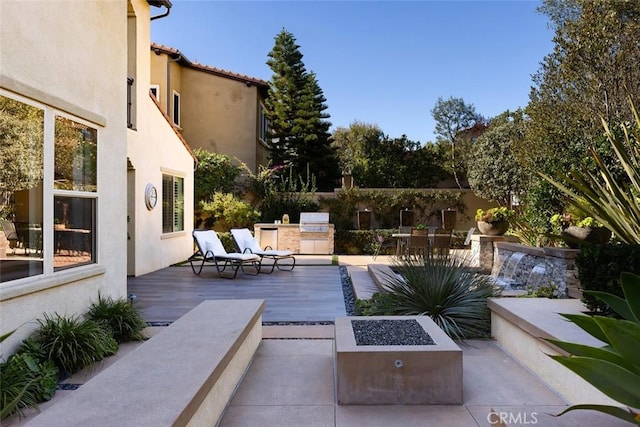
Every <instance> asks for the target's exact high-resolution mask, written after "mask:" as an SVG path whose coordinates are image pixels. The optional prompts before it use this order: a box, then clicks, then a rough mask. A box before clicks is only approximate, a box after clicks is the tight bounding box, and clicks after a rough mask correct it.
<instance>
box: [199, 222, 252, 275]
mask: <svg viewBox="0 0 640 427" xmlns="http://www.w3.org/2000/svg"><path fill="white" fill-rule="evenodd" d="M193 240H194V241H195V243H196V246H197V248H198V250H197V251H196V252H195V253H194V254H193V255H191V256H190V257H189V264H191V269H192V270H193V273H194V274H196V275H198V276H199V275H200V273H201V272H202V268H203V267H204V264H205V263H206V262H209V263H213V264H214V265H215V266H216V270H218V275H219V276H220V277H222V278H225V279H234V278H235V277H236V274H238V270H239V269H242V272H243V273H246V271H245V270H244V267H245V266H251V267H253V268H254V269H255V270H256V273H255V274H256V275H257V274H258V273H260V262H261V260H262V258H260V256H259V255H255V254H250V253H245V254H240V253H235V252H232V253H228V252H227V251H226V250H225V248H224V246H223V245H222V242H221V241H220V238H219V237H218V234H217V233H216V232H215V231H213V230H193ZM198 263H200V266H199V268H198V271H196V267H198V265H197V264H198ZM227 267H231V269H232V270H233V276H227V275H223V274H222V273H223V272H224V271H225V270H226V268H227Z"/></svg>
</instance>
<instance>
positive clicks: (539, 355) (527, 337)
mask: <svg viewBox="0 0 640 427" xmlns="http://www.w3.org/2000/svg"><path fill="white" fill-rule="evenodd" d="M487 305H488V307H489V309H490V310H491V335H492V336H493V337H494V338H495V339H496V341H498V343H499V344H500V346H501V347H502V348H503V349H504V350H506V351H507V352H509V353H511V354H512V355H513V356H514V357H515V358H516V359H517V360H518V361H519V362H520V363H522V364H523V365H524V366H526V367H527V368H529V369H530V370H531V371H533V372H534V373H535V374H536V375H538V376H539V377H540V378H541V379H542V380H543V381H544V382H546V383H547V384H548V385H549V386H550V387H551V388H553V389H554V390H556V391H557V392H558V393H559V394H560V395H562V396H563V397H564V398H565V399H566V400H567V401H568V402H569V403H571V404H578V403H596V404H602V405H615V406H621V405H620V404H619V403H617V402H615V401H613V400H612V399H610V398H609V397H607V396H605V395H604V394H603V393H602V392H600V391H599V390H597V389H596V388H595V387H593V386H592V385H591V384H589V383H588V382H586V381H585V380H583V379H582V378H580V377H579V376H578V375H576V374H574V373H573V372H572V371H570V370H569V369H567V368H565V367H564V366H563V365H561V364H560V363H558V362H556V361H554V360H553V359H551V358H550V357H549V356H548V355H549V354H561V355H564V356H566V355H567V353H566V352H564V351H563V350H561V349H559V348H558V347H556V346H554V345H552V344H550V343H548V342H547V341H545V340H544V339H543V338H555V339H559V340H562V341H569V342H574V343H579V344H584V345H589V346H598V347H599V346H601V345H603V343H602V342H601V341H598V340H597V339H595V338H594V337H592V336H591V335H589V334H587V333H586V332H585V331H583V330H582V329H580V328H579V327H578V326H576V325H575V324H573V323H571V322H569V321H567V320H566V319H565V318H564V317H562V316H560V314H559V313H573V314H581V313H583V312H584V311H586V308H585V306H584V304H583V303H582V302H580V301H579V300H575V299H546V298H492V299H490V300H489V302H488V304H487Z"/></svg>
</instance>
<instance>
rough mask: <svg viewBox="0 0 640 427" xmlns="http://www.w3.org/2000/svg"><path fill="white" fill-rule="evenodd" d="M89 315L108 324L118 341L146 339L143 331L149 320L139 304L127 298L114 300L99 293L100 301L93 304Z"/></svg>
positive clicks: (92, 318)
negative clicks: (142, 313)
mask: <svg viewBox="0 0 640 427" xmlns="http://www.w3.org/2000/svg"><path fill="white" fill-rule="evenodd" d="M87 316H88V318H89V319H91V320H94V321H96V322H99V323H102V324H104V325H108V326H109V328H110V330H111V333H112V335H113V338H114V339H115V340H116V342H118V343H123V342H127V341H142V340H144V339H145V336H144V334H143V333H142V331H143V330H144V329H145V328H146V327H147V322H145V320H144V318H143V317H142V315H141V314H140V310H139V309H138V308H137V306H136V305H135V304H134V303H131V302H129V301H128V300H127V299H126V298H119V299H116V300H114V299H113V298H111V297H109V296H107V297H103V296H102V295H98V301H96V302H93V303H92V304H91V306H90V307H89V312H88V313H87Z"/></svg>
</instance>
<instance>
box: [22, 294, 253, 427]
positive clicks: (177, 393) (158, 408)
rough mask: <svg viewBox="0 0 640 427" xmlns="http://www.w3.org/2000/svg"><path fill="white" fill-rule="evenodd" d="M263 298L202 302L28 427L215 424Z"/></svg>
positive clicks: (249, 353) (248, 354)
mask: <svg viewBox="0 0 640 427" xmlns="http://www.w3.org/2000/svg"><path fill="white" fill-rule="evenodd" d="M263 311H264V301H262V300H224V301H204V302H202V303H201V304H200V305H198V306H197V307H196V308H194V309H193V310H191V311H190V312H188V313H187V314H186V315H184V316H183V317H181V318H180V319H178V320H177V321H175V322H174V323H173V324H171V325H170V326H169V327H167V328H166V329H165V330H163V331H162V332H160V333H159V334H157V335H156V336H154V337H153V338H151V339H149V340H148V341H147V342H145V343H144V344H142V345H141V346H139V347H138V348H136V349H135V350H133V351H132V352H131V353H129V354H127V355H126V356H124V357H123V358H122V359H121V360H119V361H117V362H116V363H114V364H113V365H112V366H110V367H109V368H107V369H105V370H104V371H102V372H100V373H99V374H97V375H96V376H95V377H93V378H92V379H91V380H89V381H88V382H86V383H85V384H83V385H82V386H81V387H80V388H79V389H78V390H76V391H74V392H73V394H71V395H69V396H68V397H66V398H65V399H63V400H61V401H60V402H58V403H56V404H55V405H53V406H52V407H50V408H48V409H47V411H45V412H43V413H42V414H40V415H38V416H36V417H34V418H33V420H31V421H30V422H28V423H27V424H26V425H28V426H46V427H57V426H92V427H101V426H104V427H107V426H108V427H111V426H136V427H139V426H188V425H194V426H196V425H210V426H213V425H216V423H217V422H218V420H219V418H220V417H221V415H222V413H223V411H224V409H225V407H226V406H227V403H228V402H229V400H230V399H231V397H232V395H233V392H234V390H235V388H236V386H237V384H238V383H239V382H240V380H241V379H242V376H243V375H244V373H245V371H246V369H247V367H248V366H249V363H250V362H251V360H252V358H253V355H254V353H255V351H256V349H257V347H258V345H259V344H260V341H261V339H262V312H263Z"/></svg>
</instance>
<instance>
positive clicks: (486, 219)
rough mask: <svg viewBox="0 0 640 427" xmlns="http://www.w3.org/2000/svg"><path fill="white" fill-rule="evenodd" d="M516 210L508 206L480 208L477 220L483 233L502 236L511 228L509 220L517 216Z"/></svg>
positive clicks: (477, 212)
mask: <svg viewBox="0 0 640 427" xmlns="http://www.w3.org/2000/svg"><path fill="white" fill-rule="evenodd" d="M515 214H516V213H515V211H513V210H512V209H509V208H507V207H504V206H502V207H497V208H491V209H487V210H486V211H485V210H483V209H478V210H477V211H476V217H475V219H476V221H477V222H478V230H479V231H480V233H481V234H486V235H488V236H501V235H503V234H504V233H506V232H507V230H508V229H509V221H511V219H513V217H514V216H515Z"/></svg>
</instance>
